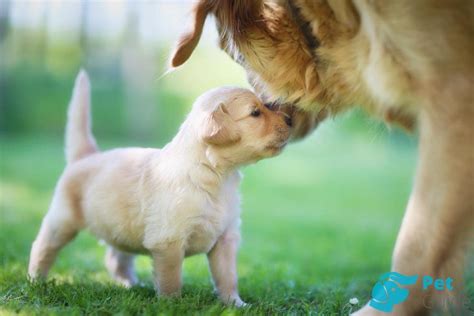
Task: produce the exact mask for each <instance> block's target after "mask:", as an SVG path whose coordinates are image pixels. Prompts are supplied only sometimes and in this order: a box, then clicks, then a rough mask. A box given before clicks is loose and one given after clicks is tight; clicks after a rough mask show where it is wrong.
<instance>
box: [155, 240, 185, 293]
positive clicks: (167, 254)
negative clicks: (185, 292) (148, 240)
mask: <svg viewBox="0 0 474 316" xmlns="http://www.w3.org/2000/svg"><path fill="white" fill-rule="evenodd" d="M152 256H153V272H154V277H155V286H156V287H157V290H158V291H159V294H161V295H164V296H179V295H180V294H181V270H182V265H183V259H184V251H183V249H182V247H181V245H180V244H179V243H171V244H170V245H169V246H168V247H166V248H165V249H159V250H154V251H152Z"/></svg>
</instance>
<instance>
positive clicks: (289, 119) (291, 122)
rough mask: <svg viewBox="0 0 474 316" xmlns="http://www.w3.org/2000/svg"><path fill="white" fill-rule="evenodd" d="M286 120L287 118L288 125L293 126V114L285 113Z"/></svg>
mask: <svg viewBox="0 0 474 316" xmlns="http://www.w3.org/2000/svg"><path fill="white" fill-rule="evenodd" d="M284 120H285V123H286V125H288V127H292V126H293V120H292V119H291V116H289V115H288V116H286V115H285V118H284Z"/></svg>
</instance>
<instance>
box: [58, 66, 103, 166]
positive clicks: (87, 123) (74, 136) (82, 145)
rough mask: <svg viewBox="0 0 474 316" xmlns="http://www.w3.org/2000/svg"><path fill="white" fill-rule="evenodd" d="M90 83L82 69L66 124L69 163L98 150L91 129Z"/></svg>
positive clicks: (75, 85) (67, 160)
mask: <svg viewBox="0 0 474 316" xmlns="http://www.w3.org/2000/svg"><path fill="white" fill-rule="evenodd" d="M90 103H91V101H90V83H89V77H88V76H87V73H86V72H85V71H84V70H83V69H81V71H80V72H79V74H78V75H77V78H76V83H75V84H74V91H73V92H72V98H71V102H70V103H69V110H68V119H67V125H66V148H65V151H66V162H67V163H68V164H69V163H71V162H74V161H76V160H79V159H81V158H83V157H85V156H88V155H90V154H92V153H94V152H97V151H98V148H97V144H96V141H95V139H94V136H93V135H92V131H91V117H90Z"/></svg>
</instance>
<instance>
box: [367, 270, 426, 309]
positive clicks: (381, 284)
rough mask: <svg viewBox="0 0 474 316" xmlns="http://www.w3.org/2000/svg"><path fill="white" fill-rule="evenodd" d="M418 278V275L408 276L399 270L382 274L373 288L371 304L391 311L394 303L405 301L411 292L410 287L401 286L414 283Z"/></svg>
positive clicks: (376, 307)
mask: <svg viewBox="0 0 474 316" xmlns="http://www.w3.org/2000/svg"><path fill="white" fill-rule="evenodd" d="M417 280H418V275H412V276H406V275H403V274H400V273H397V272H387V273H384V274H382V275H381V276H380V278H379V281H378V282H377V283H376V284H375V285H374V287H373V289H372V299H371V300H370V302H369V305H370V306H372V307H373V308H375V309H377V310H379V311H382V312H386V313H390V312H391V311H392V310H393V306H394V305H396V304H400V303H402V302H404V301H405V300H406V299H407V298H408V294H410V291H409V290H408V289H405V288H401V287H400V286H401V285H413V284H415V283H416V281H417Z"/></svg>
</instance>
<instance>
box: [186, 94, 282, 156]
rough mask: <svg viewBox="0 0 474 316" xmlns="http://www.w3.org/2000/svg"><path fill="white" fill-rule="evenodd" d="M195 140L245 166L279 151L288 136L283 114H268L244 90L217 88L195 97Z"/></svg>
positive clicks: (254, 98)
mask: <svg viewBox="0 0 474 316" xmlns="http://www.w3.org/2000/svg"><path fill="white" fill-rule="evenodd" d="M193 112H197V113H199V117H200V118H199V120H198V122H197V125H196V126H197V128H198V137H199V138H200V140H201V141H202V142H203V143H205V144H207V145H209V148H210V150H212V151H213V153H215V154H216V155H217V156H218V157H221V158H223V159H226V160H227V161H228V162H230V163H232V164H236V165H238V164H246V163H250V162H253V161H256V160H259V159H262V158H267V157H271V156H275V155H277V154H278V153H280V152H281V150H282V149H283V147H284V146H285V145H286V143H287V141H288V137H289V125H290V124H291V122H290V121H289V120H288V118H287V116H286V115H285V114H284V113H280V112H277V111H271V110H270V109H268V108H267V107H265V105H264V104H263V103H262V102H261V101H260V99H258V98H257V96H256V95H255V94H254V93H252V92H251V91H249V90H247V89H242V88H230V87H225V88H217V89H214V90H211V91H209V92H207V93H205V94H203V95H202V96H200V97H199V98H198V100H197V101H196V103H195V106H194V109H193Z"/></svg>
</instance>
